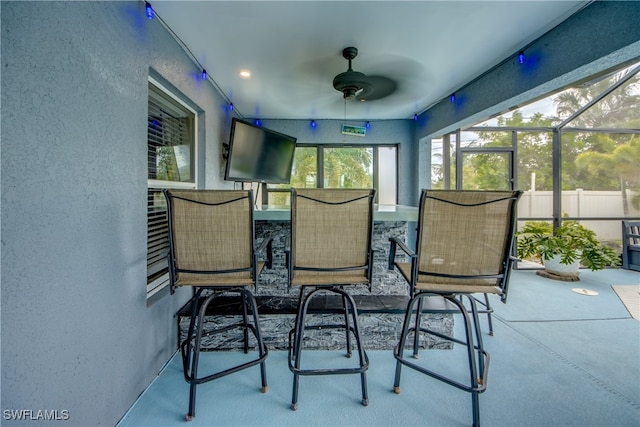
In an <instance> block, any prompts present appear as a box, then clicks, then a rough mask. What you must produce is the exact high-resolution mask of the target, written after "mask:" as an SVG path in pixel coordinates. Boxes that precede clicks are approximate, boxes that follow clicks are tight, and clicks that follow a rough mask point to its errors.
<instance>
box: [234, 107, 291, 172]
mask: <svg viewBox="0 0 640 427" xmlns="http://www.w3.org/2000/svg"><path fill="white" fill-rule="evenodd" d="M295 148H296V138H294V137H292V136H288V135H284V134H281V133H279V132H275V131H272V130H269V129H265V128H262V127H259V126H255V125H253V124H251V123H247V122H244V121H242V120H239V119H236V118H234V119H233V121H232V123H231V137H230V139H229V157H228V159H227V167H226V170H225V175H224V179H226V180H227V181H249V182H265V183H269V184H283V183H288V182H289V181H290V180H291V166H293V154H294V151H295Z"/></svg>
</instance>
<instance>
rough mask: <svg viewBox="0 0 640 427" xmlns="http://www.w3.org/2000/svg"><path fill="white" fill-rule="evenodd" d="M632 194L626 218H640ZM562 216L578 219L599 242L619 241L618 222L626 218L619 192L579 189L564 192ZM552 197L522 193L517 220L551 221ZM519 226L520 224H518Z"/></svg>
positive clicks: (628, 192)
mask: <svg viewBox="0 0 640 427" xmlns="http://www.w3.org/2000/svg"><path fill="white" fill-rule="evenodd" d="M631 196H632V194H631V191H629V190H627V201H628V203H627V205H628V214H627V215H626V217H631V218H637V217H640V210H638V209H635V208H634V207H633V206H632V205H631ZM561 204H562V215H563V216H569V217H572V218H581V220H580V222H581V223H582V224H583V225H584V226H585V227H588V228H589V229H591V230H593V231H595V232H596V234H597V235H598V238H599V239H600V240H607V241H620V240H621V239H622V225H621V221H622V219H623V218H625V214H624V205H623V199H622V192H621V191H585V190H582V189H581V188H578V189H576V190H570V191H563V192H562V198H561ZM552 215H553V193H552V192H551V191H536V190H533V191H525V192H524V194H523V195H522V198H521V199H520V201H519V202H518V218H551V217H552ZM589 218H617V219H615V220H591V221H589ZM521 225H522V221H521Z"/></svg>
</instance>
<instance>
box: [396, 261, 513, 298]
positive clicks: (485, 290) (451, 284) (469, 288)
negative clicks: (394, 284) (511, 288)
mask: <svg viewBox="0 0 640 427" xmlns="http://www.w3.org/2000/svg"><path fill="white" fill-rule="evenodd" d="M396 267H398V270H399V271H400V273H401V274H402V276H403V277H404V278H405V280H406V281H407V282H409V283H411V263H401V262H399V263H396ZM416 290H418V291H430V292H435V293H442V294H449V293H467V294H473V293H482V294H501V293H502V291H501V290H500V288H499V287H497V286H496V280H495V279H453V278H452V279H449V278H446V277H436V276H429V275H426V274H419V275H418V283H416Z"/></svg>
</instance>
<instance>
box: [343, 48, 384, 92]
mask: <svg viewBox="0 0 640 427" xmlns="http://www.w3.org/2000/svg"><path fill="white" fill-rule="evenodd" d="M342 56H343V57H344V59H346V60H347V61H349V69H348V70H347V71H345V72H344V73H340V74H338V75H337V76H335V77H334V78H333V87H334V88H335V89H336V90H337V91H339V92H342V95H343V97H344V99H345V100H350V99H358V100H360V101H372V100H374V99H380V98H384V97H385V96H388V95H391V94H392V93H393V92H394V91H395V90H396V87H397V85H396V82H395V81H393V80H392V79H390V78H388V77H383V76H367V75H365V74H363V73H361V72H359V71H353V68H351V61H352V60H353V59H354V58H355V57H356V56H358V49H357V48H355V47H346V48H344V49H343V51H342Z"/></svg>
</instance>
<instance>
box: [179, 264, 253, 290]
mask: <svg viewBox="0 0 640 427" xmlns="http://www.w3.org/2000/svg"><path fill="white" fill-rule="evenodd" d="M264 266H265V263H264V262H259V263H258V266H257V267H258V274H260V272H261V271H262V269H263V268H264ZM254 284H255V280H253V279H252V278H251V277H250V275H249V274H248V273H241V274H238V273H229V274H208V275H205V274H191V273H179V274H178V280H177V281H176V284H175V285H176V286H196V287H230V286H253V285H254Z"/></svg>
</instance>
